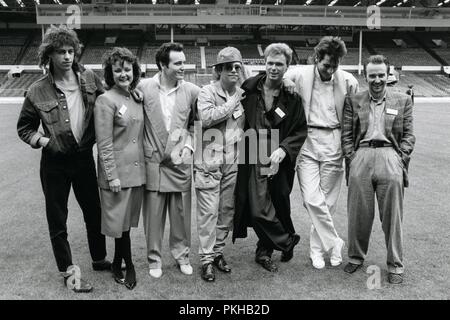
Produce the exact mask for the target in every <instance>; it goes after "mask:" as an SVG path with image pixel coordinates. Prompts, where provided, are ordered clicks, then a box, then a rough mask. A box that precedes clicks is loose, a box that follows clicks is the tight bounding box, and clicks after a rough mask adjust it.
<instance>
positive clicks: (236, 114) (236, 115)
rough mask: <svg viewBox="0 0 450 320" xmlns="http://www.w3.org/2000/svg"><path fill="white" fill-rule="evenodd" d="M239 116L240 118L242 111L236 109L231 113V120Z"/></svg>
mask: <svg viewBox="0 0 450 320" xmlns="http://www.w3.org/2000/svg"><path fill="white" fill-rule="evenodd" d="M240 116H242V110H241V109H238V110H236V111H235V112H233V119H235V120H236V119H237V118H239V117H240Z"/></svg>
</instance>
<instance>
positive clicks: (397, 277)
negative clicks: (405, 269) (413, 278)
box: [388, 272, 403, 284]
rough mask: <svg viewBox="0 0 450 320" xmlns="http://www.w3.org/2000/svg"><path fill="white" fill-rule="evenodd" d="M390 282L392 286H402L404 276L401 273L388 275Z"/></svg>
mask: <svg viewBox="0 0 450 320" xmlns="http://www.w3.org/2000/svg"><path fill="white" fill-rule="evenodd" d="M388 281H389V283H392V284H400V283H402V282H403V275H402V274H400V273H391V272H389V274H388Z"/></svg>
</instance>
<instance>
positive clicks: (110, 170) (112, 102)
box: [94, 48, 145, 290]
mask: <svg viewBox="0 0 450 320" xmlns="http://www.w3.org/2000/svg"><path fill="white" fill-rule="evenodd" d="M103 66H104V75H105V82H106V84H107V85H108V86H109V90H108V91H106V92H105V93H104V94H103V95H101V96H99V97H98V98H97V101H96V103H95V109H94V118H95V132H96V138H97V148H98V184H99V187H100V197H101V205H102V233H103V234H104V235H106V236H110V237H113V238H115V253H114V261H113V264H112V272H113V276H114V280H115V281H116V282H118V283H120V284H125V286H126V287H127V288H128V289H130V290H131V289H133V288H134V287H135V286H136V273H135V270H134V266H133V262H132V258H131V243H130V228H131V227H137V226H138V222H139V215H140V210H141V204H142V197H143V185H144V184H145V162H144V150H143V133H144V115H143V104H142V94H140V93H139V92H138V91H136V90H135V88H136V85H137V83H138V82H139V77H140V68H139V64H138V61H137V58H136V57H135V56H134V55H133V54H132V53H131V52H130V51H129V50H128V49H126V48H113V49H112V50H111V51H110V52H108V53H107V54H106V55H105V56H104V63H103ZM122 260H124V261H125V265H126V276H125V277H124V275H123V273H122V269H121V266H122Z"/></svg>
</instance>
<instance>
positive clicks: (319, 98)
mask: <svg viewBox="0 0 450 320" xmlns="http://www.w3.org/2000/svg"><path fill="white" fill-rule="evenodd" d="M333 87H334V75H332V76H331V79H330V80H329V81H322V79H321V78H320V74H319V71H318V70H317V67H316V68H314V84H313V91H312V95H311V105H310V107H309V115H308V125H311V126H318V127H326V128H337V127H339V126H340V123H339V120H338V116H337V113H336V104H335V102H334V88H333Z"/></svg>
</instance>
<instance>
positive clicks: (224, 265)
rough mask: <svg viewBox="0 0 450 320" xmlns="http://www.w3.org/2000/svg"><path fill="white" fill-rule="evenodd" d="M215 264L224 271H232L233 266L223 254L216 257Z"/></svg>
mask: <svg viewBox="0 0 450 320" xmlns="http://www.w3.org/2000/svg"><path fill="white" fill-rule="evenodd" d="M213 263H214V265H215V266H216V267H217V269H219V270H220V271H222V272H225V273H229V272H231V268H230V266H229V265H228V263H227V262H226V261H225V258H224V257H223V255H219V256H217V257H215V258H214V262H213Z"/></svg>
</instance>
